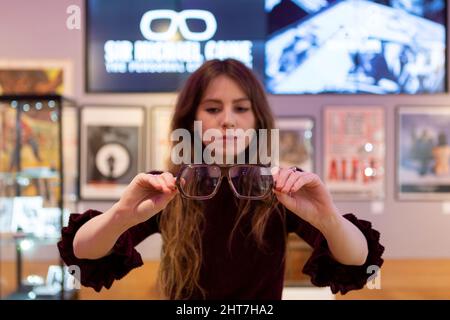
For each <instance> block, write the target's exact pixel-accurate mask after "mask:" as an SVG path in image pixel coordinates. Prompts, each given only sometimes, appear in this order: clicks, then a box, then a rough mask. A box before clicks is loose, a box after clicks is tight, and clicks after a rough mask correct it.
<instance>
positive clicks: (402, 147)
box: [396, 106, 450, 200]
mask: <svg viewBox="0 0 450 320" xmlns="http://www.w3.org/2000/svg"><path fill="white" fill-rule="evenodd" d="M449 139H450V107H444V106H443V107H440V106H438V107H431V106H401V107H399V108H397V139H396V140H397V146H396V150H397V151H396V158H397V159H396V160H397V161H396V162H397V173H396V184H397V196H398V199H399V200H449V199H450V145H449V143H450V140H449Z"/></svg>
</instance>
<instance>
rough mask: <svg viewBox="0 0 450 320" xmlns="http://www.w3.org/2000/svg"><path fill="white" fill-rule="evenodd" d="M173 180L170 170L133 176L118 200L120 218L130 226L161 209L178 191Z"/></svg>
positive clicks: (146, 218)
mask: <svg viewBox="0 0 450 320" xmlns="http://www.w3.org/2000/svg"><path fill="white" fill-rule="evenodd" d="M175 180H176V179H175V177H174V176H173V175H172V174H171V173H170V172H163V173H161V174H150V173H140V174H138V175H137V176H135V177H134V178H133V180H132V181H131V183H130V184H129V185H128V186H127V187H126V188H125V190H124V192H123V194H122V196H121V198H120V200H119V202H118V206H119V208H121V210H119V212H120V213H119V215H120V219H121V220H122V221H124V220H125V221H126V222H127V224H129V225H130V227H131V226H134V225H136V224H139V223H141V222H144V221H146V220H148V219H149V218H151V217H152V216H153V215H155V214H156V213H158V212H159V211H161V210H163V209H164V208H165V207H166V205H167V204H168V203H169V202H170V201H171V200H172V199H173V197H174V196H175V195H176V194H177V192H178V189H177V187H176V185H175Z"/></svg>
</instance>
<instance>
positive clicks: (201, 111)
mask: <svg viewBox="0 0 450 320" xmlns="http://www.w3.org/2000/svg"><path fill="white" fill-rule="evenodd" d="M195 119H196V120H197V121H201V122H202V137H204V135H203V133H204V132H205V131H206V130H208V129H217V130H219V131H220V133H221V135H222V136H221V139H219V141H213V140H209V139H205V138H203V144H204V145H209V144H210V143H214V150H215V151H216V152H219V154H222V155H223V156H225V155H226V151H227V150H226V147H225V146H226V143H229V144H230V145H233V148H232V149H233V155H236V154H238V153H240V152H242V151H244V150H245V148H246V147H247V146H248V144H249V141H248V140H249V139H244V136H243V135H242V134H239V131H237V132H233V133H232V134H231V135H229V136H227V135H226V133H227V132H226V130H227V129H242V130H243V131H244V132H245V131H246V130H248V129H255V128H256V119H255V115H254V112H253V107H252V104H251V102H250V100H249V97H247V95H246V94H245V93H244V91H243V90H242V89H241V88H240V87H239V85H238V84H237V83H236V82H235V81H233V80H232V79H231V78H229V77H227V76H225V75H221V76H218V77H217V78H215V79H214V80H213V81H211V83H210V84H209V85H208V87H207V89H206V92H205V94H204V96H203V97H202V100H201V101H200V104H199V106H198V108H197V113H196V116H195ZM241 139H244V140H245V143H237V142H238V140H241ZM224 161H225V160H224Z"/></svg>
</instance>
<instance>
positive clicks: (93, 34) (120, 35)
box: [86, 0, 266, 92]
mask: <svg viewBox="0 0 450 320" xmlns="http://www.w3.org/2000/svg"><path fill="white" fill-rule="evenodd" d="M265 14H266V13H265V10H264V0H245V1H242V0H226V1H225V0H220V1H218V0H217V1H211V0H151V1H149V0H132V1H127V2H126V4H125V3H124V1H123V0H88V1H87V34H86V39H87V46H86V48H87V57H86V58H87V90H88V91H90V92H170V91H176V90H177V89H179V88H180V86H181V84H182V83H183V80H185V78H187V77H188V76H189V74H190V73H192V72H193V71H194V70H195V69H197V68H198V67H199V66H200V65H201V64H202V63H203V62H204V61H205V60H210V59H214V58H218V59H225V58H235V59H238V60H240V61H242V62H244V63H245V64H246V65H247V66H248V67H250V68H252V69H253V70H255V71H256V72H257V73H258V74H259V75H260V77H261V80H262V79H263V74H262V73H263V70H264V39H265V35H266V30H265V27H266V25H265Z"/></svg>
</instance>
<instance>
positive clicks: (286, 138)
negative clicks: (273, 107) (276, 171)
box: [275, 116, 315, 172]
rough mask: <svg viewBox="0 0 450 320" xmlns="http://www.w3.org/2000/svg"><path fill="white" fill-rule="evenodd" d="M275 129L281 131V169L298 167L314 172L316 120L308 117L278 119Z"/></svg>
mask: <svg viewBox="0 0 450 320" xmlns="http://www.w3.org/2000/svg"><path fill="white" fill-rule="evenodd" d="M275 127H276V128H278V129H279V130H280V131H279V138H280V142H279V152H280V154H279V155H280V161H279V162H280V167H285V168H289V167H292V166H297V167H299V168H302V169H303V170H304V171H307V172H314V171H315V163H314V138H315V137H314V120H313V119H312V118H311V117H306V116H300V117H299V116H294V117H278V118H276V120H275Z"/></svg>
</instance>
